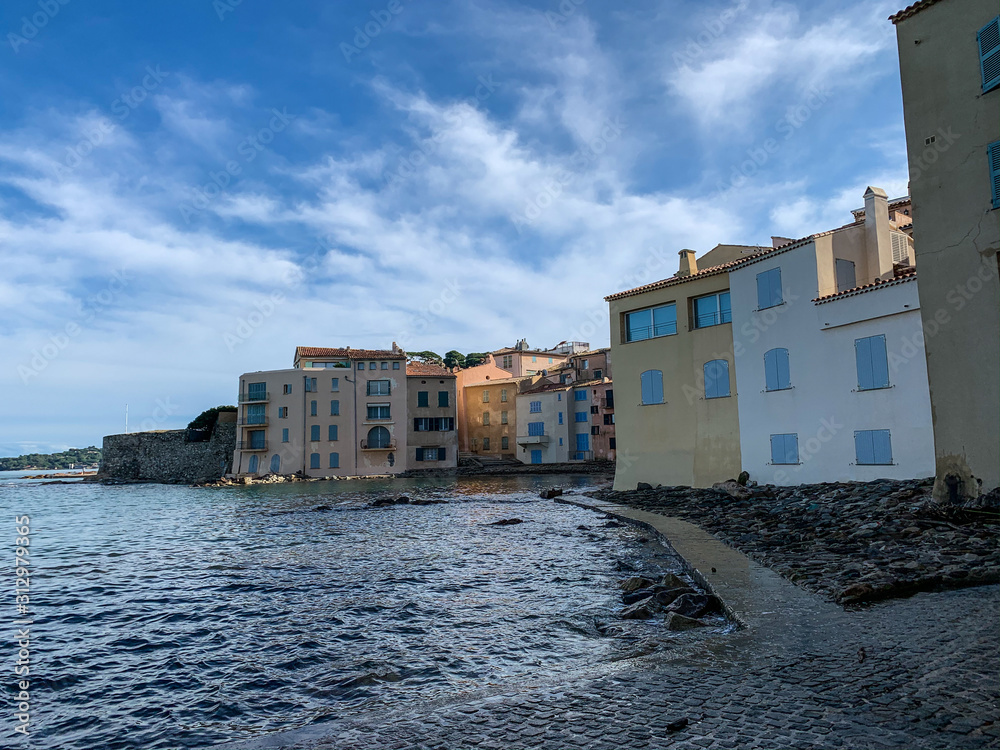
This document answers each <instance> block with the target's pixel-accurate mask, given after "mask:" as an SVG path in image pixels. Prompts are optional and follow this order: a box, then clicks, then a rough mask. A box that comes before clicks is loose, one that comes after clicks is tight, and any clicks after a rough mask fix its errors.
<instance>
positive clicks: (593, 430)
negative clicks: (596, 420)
mask: <svg viewBox="0 0 1000 750" xmlns="http://www.w3.org/2000/svg"><path fill="white" fill-rule="evenodd" d="M590 434H591V435H600V434H601V428H600V427H598V426H597V425H594V426H593V427H591V428H590Z"/></svg>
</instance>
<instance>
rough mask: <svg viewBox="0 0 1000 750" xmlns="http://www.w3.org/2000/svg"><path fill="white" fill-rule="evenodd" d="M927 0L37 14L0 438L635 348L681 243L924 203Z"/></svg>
mask: <svg viewBox="0 0 1000 750" xmlns="http://www.w3.org/2000/svg"><path fill="white" fill-rule="evenodd" d="M904 4H905V3H904ZM898 6H899V3H897V2H889V3H886V2H878V1H876V2H872V1H871V0H864V1H863V2H845V1H844V0H836V1H835V2H834V1H823V0H819V1H811V2H804V1H803V2H777V1H776V0H724V1H723V2H688V1H686V0H685V1H684V2H679V1H673V2H652V1H651V0H637V1H636V2H630V3H627V4H619V3H614V4H612V3H605V2H597V1H596V0H563V2H562V3H559V2H556V1H555V0H540V1H539V2H530V3H515V2H503V1H496V2H494V1H492V0H472V1H465V2H447V1H446V0H445V1H441V2H434V3H430V2H423V3H421V2H417V1H416V0H386V2H382V1H381V0H375V1H374V2H370V3H361V2H343V3H341V2H338V3H328V2H318V1H315V0H298V1H297V2H289V3H265V2H263V1H262V0H242V2H237V0H216V2H213V0H175V1H174V2H171V3H135V2H124V1H123V2H112V1H110V0H91V1H90V2H84V1H83V0H41V1H39V0H33V1H32V2H28V1H24V0H10V1H9V2H7V3H5V4H4V5H3V8H2V10H0V33H2V34H3V39H0V42H2V45H3V46H0V60H2V65H0V118H2V124H0V264H2V267H3V272H2V274H0V317H2V323H3V325H2V326H0V350H2V352H3V356H2V362H3V366H2V367H0V385H2V386H3V387H4V389H5V392H6V393H7V394H8V396H9V397H8V398H7V399H5V400H4V406H3V407H2V411H0V454H2V455H16V454H19V453H23V452H28V451H34V450H42V451H49V450H59V449H63V448H65V447H69V446H83V445H88V444H92V443H96V444H98V445H99V444H100V439H101V436H102V435H104V434H107V433H114V432H121V431H122V429H123V426H124V423H123V419H124V410H125V404H126V403H128V404H129V410H130V425H131V427H132V428H133V429H139V428H153V429H170V428H175V427H182V426H184V425H185V424H186V423H187V421H189V420H190V419H191V418H192V417H193V416H194V415H196V414H197V413H199V412H200V411H201V410H202V409H204V408H206V407H209V406H214V405H217V404H221V403H232V402H233V401H234V398H235V394H236V389H237V377H238V375H239V374H240V373H242V372H246V371H250V370H258V369H275V368H280V367H287V366H290V364H291V359H292V353H293V350H294V347H295V346H296V345H313V346H344V345H351V346H356V347H387V346H389V345H390V344H391V342H392V341H397V342H399V344H400V345H401V346H403V347H404V348H406V349H409V350H423V349H432V350H436V351H439V352H441V353H443V352H444V351H447V350H449V349H452V348H457V349H459V350H462V351H482V350H488V349H495V348H499V347H501V346H505V345H509V344H511V343H513V342H514V341H515V340H517V339H519V338H522V337H526V338H527V339H528V341H529V343H531V344H532V345H536V346H549V345H553V344H555V343H557V342H558V341H560V340H563V339H578V340H581V339H582V340H588V341H590V342H591V343H592V344H594V345H595V346H597V345H607V343H608V321H607V308H606V305H605V304H604V303H603V301H602V298H603V297H604V295H606V294H609V293H611V292H614V291H618V290H620V289H623V288H628V287H630V286H635V285H637V284H641V283H645V282H648V281H652V280H655V279H658V278H664V277H666V276H670V275H672V274H673V273H674V272H675V271H676V267H677V251H678V250H680V249H681V248H692V249H694V250H695V251H696V252H697V254H698V255H701V254H703V253H704V252H706V251H707V250H709V249H711V248H712V247H713V246H714V245H715V244H717V243H719V242H727V243H737V244H765V245H769V244H770V237H771V235H782V236H789V237H799V236H803V235H806V234H809V233H812V232H815V231H822V230H825V229H830V228H833V227H835V226H839V225H841V224H844V223H846V222H848V221H850V219H851V216H850V213H849V211H850V209H852V208H856V207H859V206H861V205H862V203H863V201H862V198H861V196H862V193H863V192H864V189H865V186H866V185H869V184H871V185H879V186H881V187H883V188H885V189H886V191H887V192H888V193H889V194H890V197H895V196H897V195H903V194H905V193H906V156H905V146H904V142H903V124H902V105H901V98H900V90H899V79H898V65H897V57H896V44H895V35H894V30H893V27H892V25H891V24H890V23H889V22H888V21H887V20H886V18H887V16H888V15H889V14H890V13H892V12H894V11H895V10H898ZM11 395H12V396H13V397H12V398H11V397H10V396H11Z"/></svg>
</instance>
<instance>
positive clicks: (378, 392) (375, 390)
mask: <svg viewBox="0 0 1000 750" xmlns="http://www.w3.org/2000/svg"><path fill="white" fill-rule="evenodd" d="M390 390H391V389H390V386H389V381H388V380H369V381H368V395H369V396H388V395H389V393H390ZM426 405H427V404H424V406H426Z"/></svg>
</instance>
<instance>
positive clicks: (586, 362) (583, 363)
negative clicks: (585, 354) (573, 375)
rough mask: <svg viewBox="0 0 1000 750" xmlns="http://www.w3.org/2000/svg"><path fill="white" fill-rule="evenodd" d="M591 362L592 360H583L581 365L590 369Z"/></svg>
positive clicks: (585, 368)
mask: <svg viewBox="0 0 1000 750" xmlns="http://www.w3.org/2000/svg"><path fill="white" fill-rule="evenodd" d="M589 363H590V360H588V359H585V360H582V362H581V364H580V367H581V368H583V369H584V370H589V369H590V364H589Z"/></svg>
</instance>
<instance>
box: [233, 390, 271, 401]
mask: <svg viewBox="0 0 1000 750" xmlns="http://www.w3.org/2000/svg"><path fill="white" fill-rule="evenodd" d="M270 400H271V394H270V393H269V392H267V391H258V392H255V393H241V394H240V403H241V404H250V403H252V404H262V403H264V402H265V401H270Z"/></svg>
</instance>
